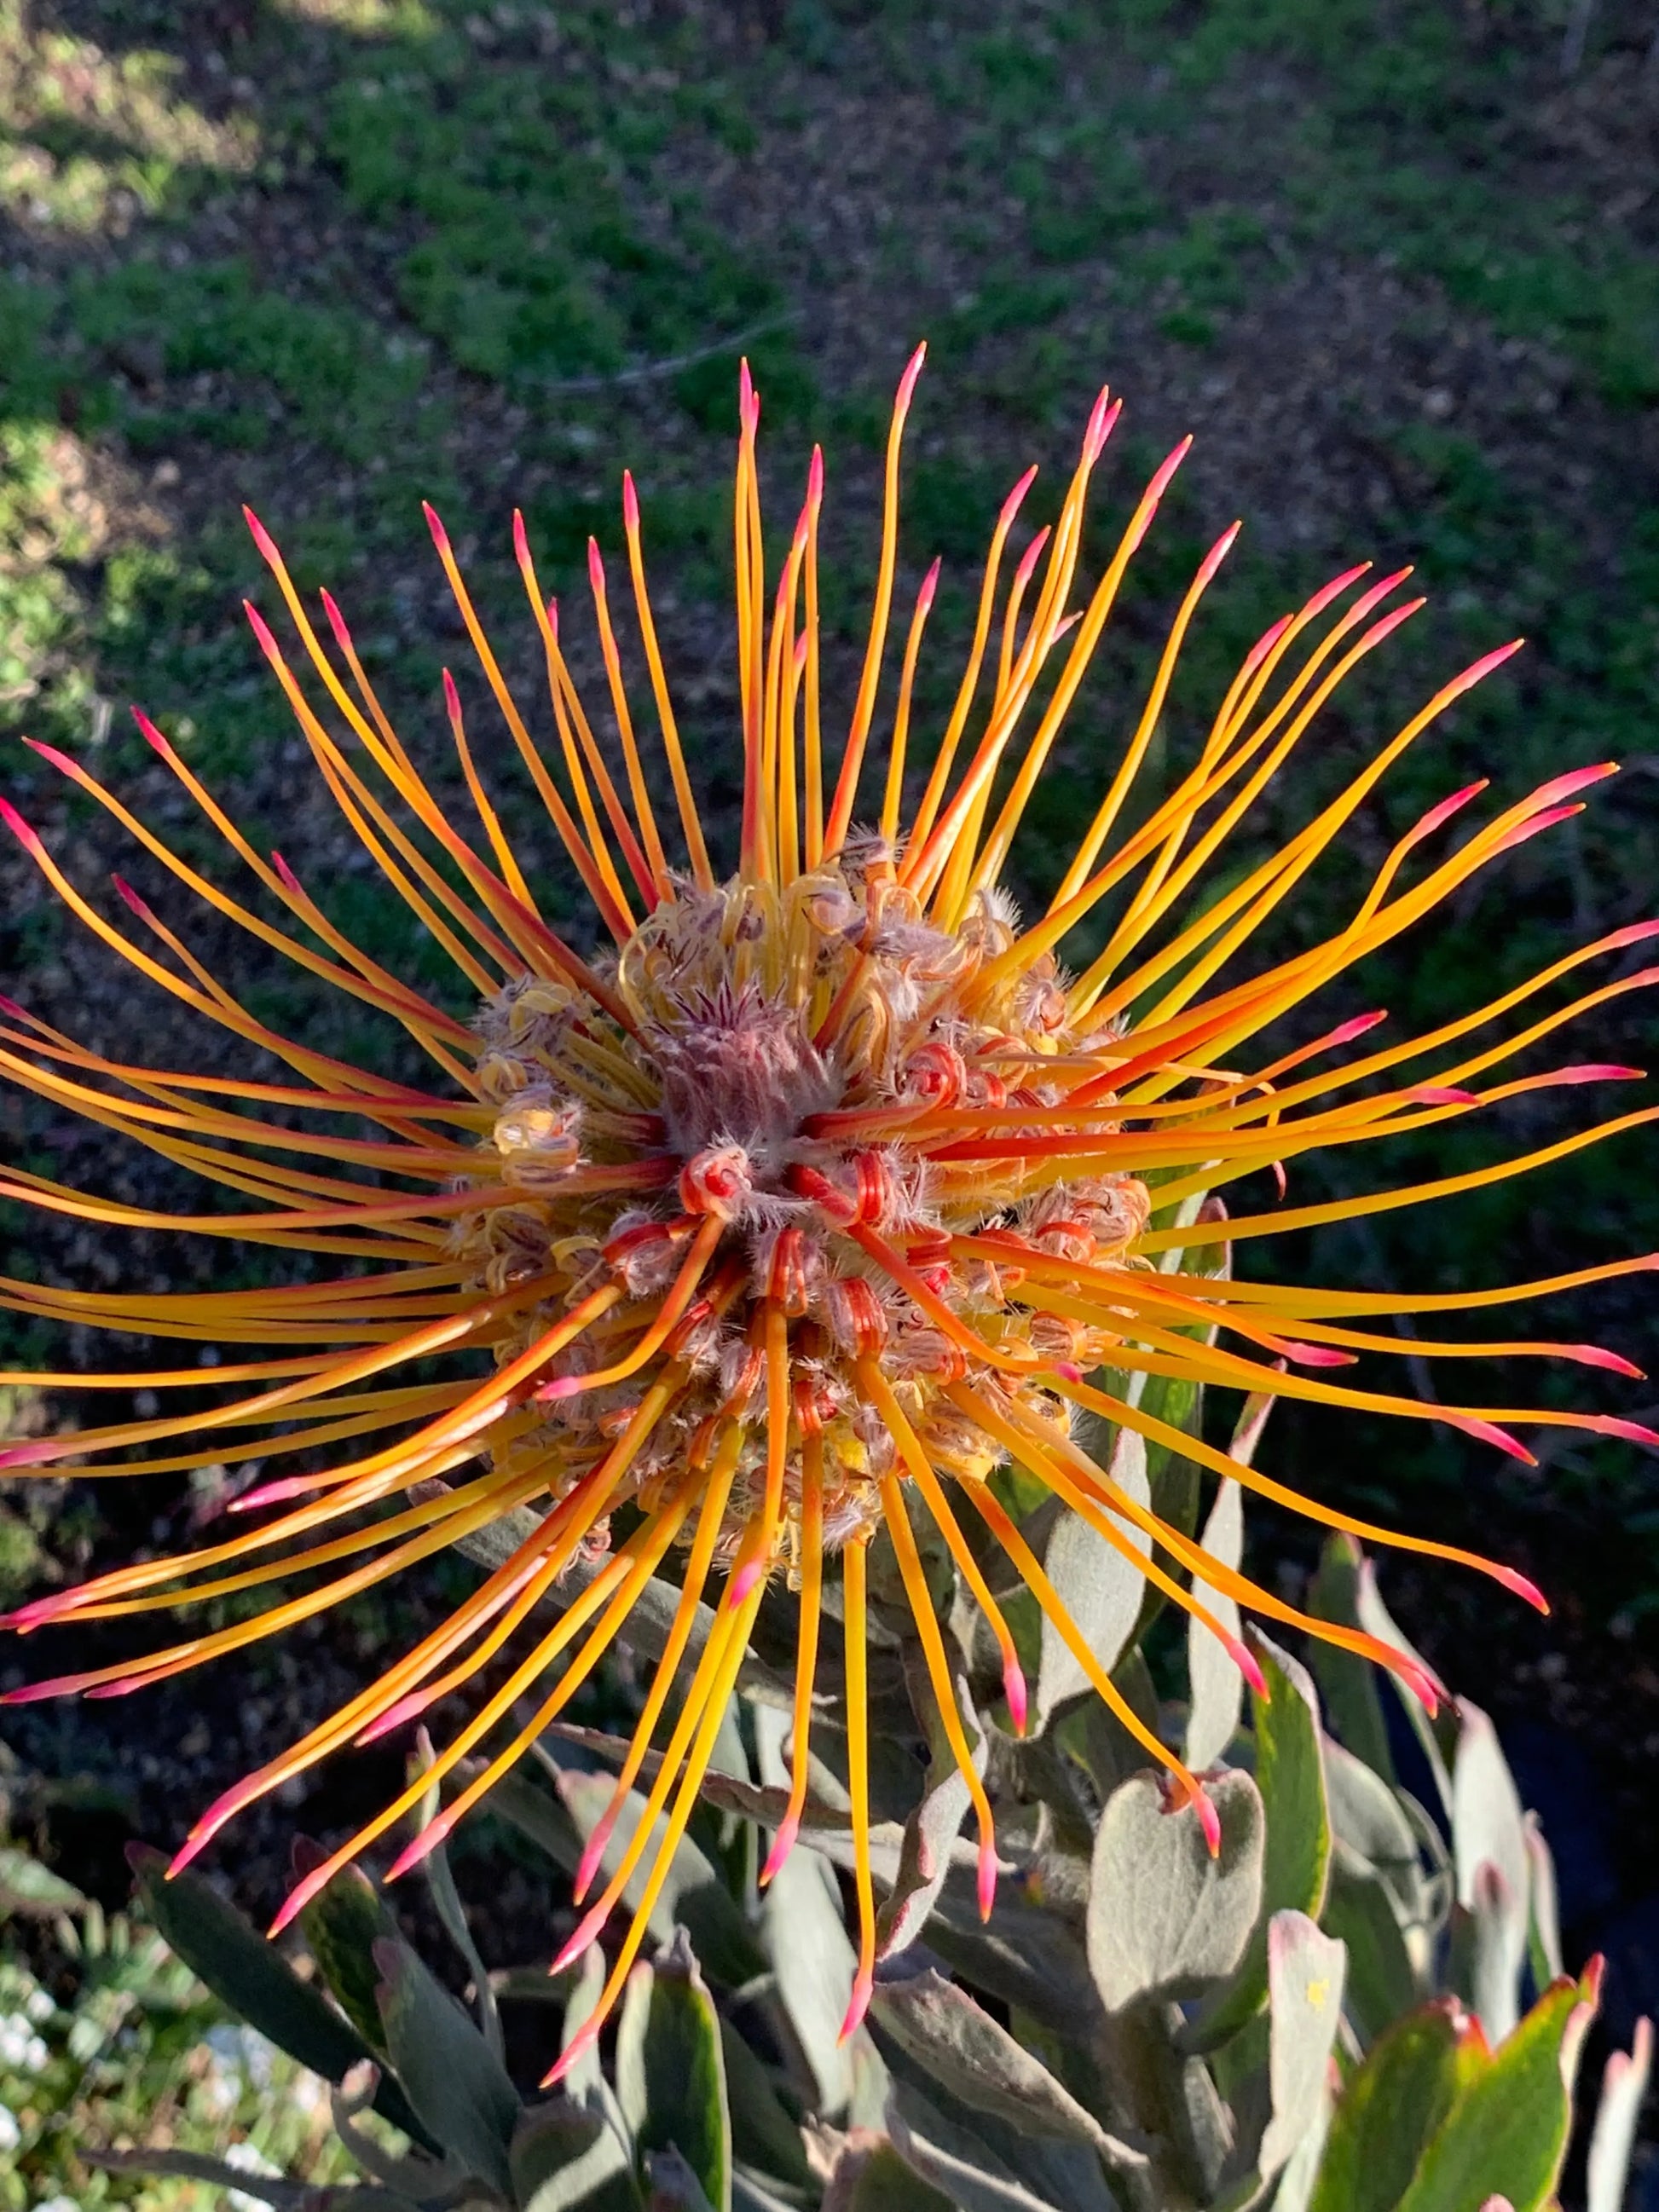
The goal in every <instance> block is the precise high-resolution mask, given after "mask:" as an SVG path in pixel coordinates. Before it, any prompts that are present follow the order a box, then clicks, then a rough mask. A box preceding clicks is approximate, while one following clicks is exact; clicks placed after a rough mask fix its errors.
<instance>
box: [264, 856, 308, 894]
mask: <svg viewBox="0 0 1659 2212" xmlns="http://www.w3.org/2000/svg"><path fill="white" fill-rule="evenodd" d="M270 865H271V866H272V867H273V868H274V869H275V870H276V880H277V882H278V883H280V884H281V885H282V886H283V890H286V891H292V892H293V893H294V895H295V897H296V898H303V897H304V896H305V893H304V891H303V890H301V887H300V878H298V876H296V875H295V872H294V871H293V869H292V868H290V867H289V864H288V862H287V861H286V860H284V859H283V856H282V854H280V853H279V852H277V851H276V848H274V847H273V848H272V850H271V855H270Z"/></svg>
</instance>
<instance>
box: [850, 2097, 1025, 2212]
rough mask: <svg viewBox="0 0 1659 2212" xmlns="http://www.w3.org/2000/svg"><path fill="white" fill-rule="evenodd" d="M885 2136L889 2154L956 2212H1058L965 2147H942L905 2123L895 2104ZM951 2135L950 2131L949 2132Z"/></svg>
mask: <svg viewBox="0 0 1659 2212" xmlns="http://www.w3.org/2000/svg"><path fill="white" fill-rule="evenodd" d="M887 2132H888V2134H889V2135H890V2136H891V2137H892V2140H893V2148H894V2149H895V2150H896V2151H897V2153H898V2154H899V2156H900V2157H901V2158H902V2160H904V2162H905V2164H906V2165H907V2166H909V2167H910V2168H911V2169H912V2170H913V2172H916V2173H919V2174H920V2175H921V2178H922V2179H923V2180H924V2181H927V2182H931V2183H932V2184H933V2187H934V2188H935V2189H938V2190H939V2191H942V2192H943V2193H944V2195H945V2197H946V2198H947V2199H948V2200H949V2202H950V2203H952V2204H953V2205H955V2206H956V2207H957V2212H1058V2208H1057V2207H1056V2206H1055V2205H1054V2204H1053V2203H1051V2201H1050V2200H1049V2199H1048V2197H1042V2196H1039V2195H1038V2194H1037V2193H1036V2191H1034V2190H1030V2189H1027V2188H1026V2187H1025V2186H1024V2184H1023V2183H1021V2182H1020V2181H1019V2180H1018V2179H1016V2178H1015V2177H1014V2176H1013V2175H1012V2174H1011V2173H1009V2172H1007V2171H1006V2168H1004V2167H1003V2165H1002V2161H1001V2160H1000V2159H995V2158H993V2157H991V2156H989V2155H981V2154H980V2152H979V2150H978V2149H977V2148H975V2147H973V2146H972V2145H970V2144H965V2143H951V2144H948V2145H947V2144H946V2143H944V2142H939V2141H938V2140H937V2139H936V2131H935V2130H932V2129H930V2128H928V2127H927V2125H926V2124H925V2123H924V2122H921V2120H919V2119H915V2118H907V2116H906V2114H905V2113H904V2112H902V2111H901V2110H900V2109H899V2107H898V2106H897V2104H896V2103H890V2104H889V2106H888V2108H887ZM953 2132H954V2131H953Z"/></svg>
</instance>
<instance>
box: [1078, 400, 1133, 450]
mask: <svg viewBox="0 0 1659 2212" xmlns="http://www.w3.org/2000/svg"><path fill="white" fill-rule="evenodd" d="M1100 396H1101V398H1103V399H1104V398H1105V397H1106V395H1105V393H1104V392H1102V393H1101V395H1100ZM1122 412H1123V402H1122V401H1121V399H1115V400H1114V401H1113V402H1112V404H1111V405H1110V406H1109V407H1108V408H1107V409H1106V410H1105V411H1104V413H1103V415H1102V416H1101V418H1100V422H1099V426H1098V428H1095V429H1093V431H1092V435H1090V436H1088V437H1086V438H1085V440H1084V444H1083V451H1084V455H1085V459H1086V461H1087V464H1088V465H1089V466H1090V467H1091V468H1092V467H1093V466H1094V465H1095V463H1096V462H1097V460H1098V459H1100V457H1101V455H1102V454H1103V453H1104V452H1105V450H1106V444H1107V441H1108V440H1109V438H1110V436H1111V435H1112V433H1113V431H1114V430H1115V429H1116V428H1117V424H1118V417H1119V416H1121V414H1122Z"/></svg>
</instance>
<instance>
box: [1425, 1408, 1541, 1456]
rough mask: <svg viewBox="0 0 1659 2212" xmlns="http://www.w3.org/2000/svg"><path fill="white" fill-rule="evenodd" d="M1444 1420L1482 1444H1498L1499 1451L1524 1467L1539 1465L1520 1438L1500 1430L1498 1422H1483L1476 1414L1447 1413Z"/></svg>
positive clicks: (1505, 1430)
mask: <svg viewBox="0 0 1659 2212" xmlns="http://www.w3.org/2000/svg"><path fill="white" fill-rule="evenodd" d="M1443 1419H1446V1420H1448V1421H1449V1422H1450V1423H1451V1425H1452V1426H1453V1427H1454V1428H1455V1429H1462V1431H1464V1433H1465V1435H1467V1436H1471V1437H1477V1438H1478V1439H1479V1440H1480V1442H1481V1443H1487V1444H1496V1445H1497V1447H1498V1450H1499V1451H1501V1452H1504V1453H1506V1454H1507V1455H1508V1456H1509V1457H1510V1459H1518V1460H1519V1461H1520V1462H1521V1464H1522V1467H1536V1466H1537V1464H1538V1462H1537V1460H1536V1459H1535V1458H1534V1455H1532V1453H1531V1452H1529V1451H1528V1449H1527V1448H1526V1446H1525V1444H1523V1443H1522V1442H1521V1440H1520V1438H1519V1437H1512V1436H1511V1435H1510V1432H1509V1431H1508V1430H1507V1429H1500V1428H1499V1427H1498V1424H1497V1422H1496V1421H1483V1420H1482V1419H1480V1416H1479V1415H1478V1414H1476V1413H1447V1414H1445V1415H1443Z"/></svg>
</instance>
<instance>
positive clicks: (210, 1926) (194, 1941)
mask: <svg viewBox="0 0 1659 2212" xmlns="http://www.w3.org/2000/svg"><path fill="white" fill-rule="evenodd" d="M127 1863H128V1864H129V1865H130V1866H131V1869H132V1870H133V1873H134V1875H136V1877H137V1887H138V1894H139V1896H140V1898H141V1899H143V1905H144V1909H145V1911H147V1912H148V1914H149V1917H150V1919H151V1920H152V1921H153V1922H154V1923H155V1927H156V1928H157V1929H158V1930H159V1931H160V1933H161V1938H162V1940H163V1942H166V1944H167V1947H168V1948H169V1949H170V1950H173V1951H174V1952H176V1953H177V1954H178V1955H179V1958H181V1959H182V1960H184V1962H185V1965H186V1966H188V1967H189V1968H190V1970H191V1972H192V1973H193V1974H195V1975H196V1976H197V1978H199V1979H200V1980H202V1981H204V1982H205V1983H206V1984H207V1986H208V1987H209V1989H210V1990H212V1992H213V1994H214V1996H216V1997H218V1998H219V1999H220V2000H221V2001H222V2002H223V2003H225V2004H227V2005H228V2006H229V2008H230V2009H231V2010H232V2012H234V2014H235V2015H236V2016H237V2018H238V2019H239V2020H244V2021H246V2022H247V2024H248V2026H249V2027H255V2028H258V2031H259V2033H260V2034H261V2035H264V2036H267V2037H269V2038H270V2041H271V2042H272V2043H274V2044H276V2046H277V2048H278V2049H279V2050H282V2051H287V2053H288V2055H289V2057H290V2058H297V2059H298V2060H299V2062H300V2063H301V2065H302V2066H306V2067H309V2068H310V2069H311V2071H312V2072H313V2074H320V2075H322V2077H323V2079H324V2080H325V2081H333V2082H336V2083H337V2082H340V2081H343V2080H344V2079H345V2077H346V2075H348V2074H349V2072H350V2070H351V2069H352V2068H353V2067H354V2066H356V2065H357V2064H358V2063H360V2062H361V2061H362V2060H363V2059H365V2058H372V2057H374V2056H375V2053H374V2051H371V2049H370V2047H369V2045H368V2043H367V2042H366V2041H365V2040H364V2039H363V2038H362V2036H361V2035H360V2034H359V2033H357V2030H356V2028H355V2027H352V2025H351V2024H350V2022H349V2021H347V2020H345V2019H343V2018H342V2016H341V2015H340V2014H339V2013H337V2011H336V2010H335V2009H334V2008H333V2006H332V2005H331V2004H330V2003H329V2002H328V2000H327V1999H326V1997H325V1996H323V1994H322V1992H321V1990H317V1989H314V1988H313V1986H312V1984H310V1983H309V1982H305V1981H301V1978H300V1977H299V1975H298V1974H296V1973H295V1971H294V1969H293V1967H292V1966H289V1962H288V1960H286V1959H285V1958H284V1957H283V1954H282V1953H281V1952H280V1951H279V1950H278V1949H277V1948H276V1945H275V1944H274V1943H267V1942H265V1940H264V1937H263V1936H261V1935H260V1934H259V1933H258V1930H257V1929H255V1928H254V1927H253V1925H252V1922H250V1921H248V1920H246V1919H245V1918H244V1917H242V1915H241V1914H240V1912H238V1911H237V1910H236V1908H235V1906H234V1905H228V1904H227V1903H226V1902H225V1900H224V1899H223V1898H222V1897H221V1896H220V1895H219V1894H218V1893H217V1892H216V1890H213V1889H210V1887H208V1885H207V1883H206V1882H204V1881H202V1880H201V1878H200V1877H199V1876H198V1875H193V1874H190V1873H188V1872H186V1873H184V1874H179V1875H174V1876H173V1880H172V1881H168V1880H167V1860H166V1858H165V1857H163V1855H162V1854H161V1852H160V1851H158V1850H152V1849H151V1848H150V1847H149V1845H148V1844H131V1845H130V1846H129V1848H128V1850H127ZM374 2106H375V2110H376V2111H377V2112H380V2114H381V2115H382V2116H383V2117H384V2118H386V2119H388V2120H390V2121H391V2122H392V2124H393V2125H394V2126H396V2127H402V2128H405V2129H406V2130H409V2131H410V2133H412V2134H414V2135H415V2136H416V2137H417V2138H418V2139H419V2140H421V2141H422V2142H428V2143H430V2142H431V2137H430V2136H428V2135H427V2134H426V2133H425V2131H424V2130H422V2128H421V2126H420V2124H419V2122H418V2120H417V2118H416V2116H415V2114H413V2113H412V2112H410V2109H409V2106H407V2104H405V2102H404V2099H403V2096H402V2095H401V2093H399V2091H398V2084H397V2083H396V2082H395V2081H392V2078H391V2077H390V2075H385V2074H383V2075H382V2076H381V2079H380V2085H379V2087H378V2088H377V2089H376V2092H375V2097H374Z"/></svg>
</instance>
